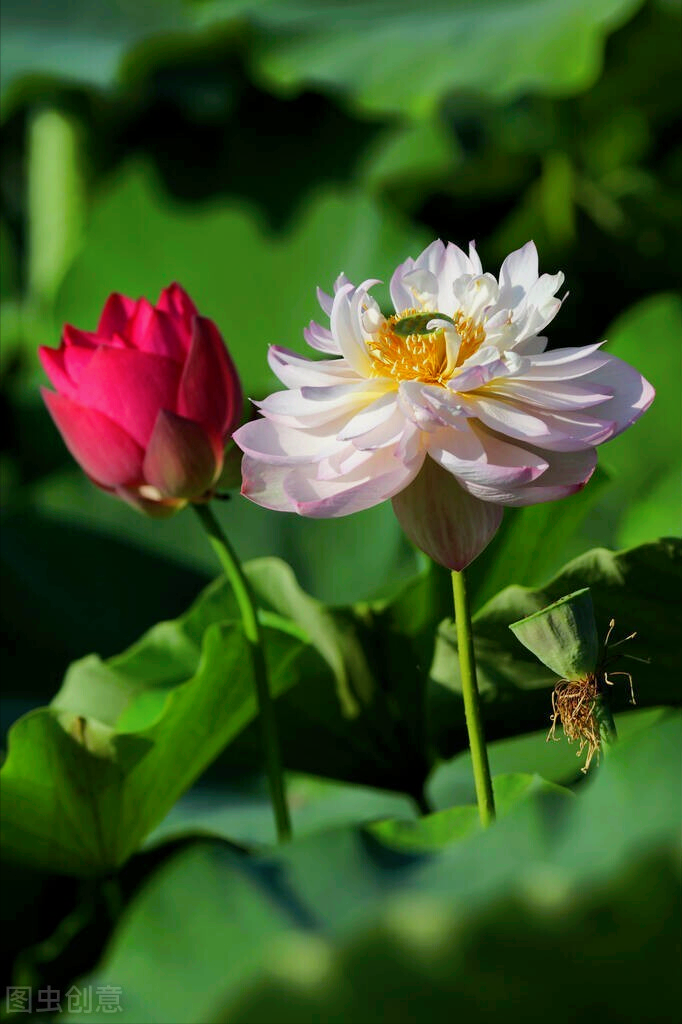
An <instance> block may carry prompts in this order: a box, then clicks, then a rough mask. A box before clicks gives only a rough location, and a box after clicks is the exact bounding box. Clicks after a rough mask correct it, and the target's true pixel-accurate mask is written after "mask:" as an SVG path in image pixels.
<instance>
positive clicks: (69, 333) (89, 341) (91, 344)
mask: <svg viewBox="0 0 682 1024" xmlns="http://www.w3.org/2000/svg"><path fill="white" fill-rule="evenodd" d="M101 340H104V339H100V338H99V336H98V335H97V334H96V333H95V332H94V331H79V330H78V328H77V327H72V326H71V324H64V330H63V331H62V341H63V342H64V344H65V345H80V346H81V347H82V348H92V349H95V348H97V346H98V345H99V344H100V341H101Z"/></svg>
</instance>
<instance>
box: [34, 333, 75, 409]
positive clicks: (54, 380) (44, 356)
mask: <svg viewBox="0 0 682 1024" xmlns="http://www.w3.org/2000/svg"><path fill="white" fill-rule="evenodd" d="M65 349H66V346H65V345H60V346H59V348H48V347H47V345H41V346H40V347H39V348H38V358H39V359H40V362H41V364H42V367H43V370H44V371H45V373H46V374H47V377H48V380H49V381H50V384H52V385H53V387H55V388H56V389H57V391H59V392H60V393H61V394H63V395H68V396H69V398H73V396H74V394H75V393H76V385H75V384H74V382H73V381H72V380H71V377H70V376H69V374H68V373H67V371H66V367H65V365H64V352H65Z"/></svg>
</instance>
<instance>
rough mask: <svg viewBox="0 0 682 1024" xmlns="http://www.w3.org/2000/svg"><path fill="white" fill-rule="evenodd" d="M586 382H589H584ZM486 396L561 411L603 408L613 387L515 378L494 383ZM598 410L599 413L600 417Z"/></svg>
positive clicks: (612, 392)
mask: <svg viewBox="0 0 682 1024" xmlns="http://www.w3.org/2000/svg"><path fill="white" fill-rule="evenodd" d="M588 383H589V382H588ZM486 393H487V394H492V395H497V396H498V397H500V398H505V399H507V400H509V401H512V402H514V401H521V402H524V403H526V404H527V405H533V406H537V407H538V408H540V409H552V410H558V411H561V410H562V409H567V410H571V409H573V410H580V409H590V408H591V407H592V406H594V405H603V404H604V402H607V401H608V400H609V399H610V398H613V394H614V391H613V388H607V387H605V386H604V385H603V384H602V385H601V386H597V385H593V386H592V387H579V386H578V385H575V384H567V383H566V382H565V381H538V382H537V383H536V382H535V381H523V380H518V379H516V378H515V377H509V378H507V380H496V381H494V382H493V383H492V384H491V385H490V387H489V388H488V389H487V392H486ZM601 411H602V410H600V414H601Z"/></svg>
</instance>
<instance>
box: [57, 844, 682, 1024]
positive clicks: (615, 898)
mask: <svg viewBox="0 0 682 1024" xmlns="http://www.w3.org/2000/svg"><path fill="white" fill-rule="evenodd" d="M552 881H553V880H552V879H540V880H539V883H538V885H537V886H536V887H535V888H531V889H530V891H529V892H528V893H523V894H519V895H514V896H507V897H502V898H501V899H500V900H499V901H498V902H497V903H496V904H494V905H493V906H491V907H489V908H487V909H486V910H485V911H482V912H479V913H477V914H476V913H471V912H470V911H468V909H464V910H463V911H459V912H457V913H454V912H453V911H452V910H449V909H446V908H444V907H443V906H442V904H441V903H440V901H438V900H436V899H433V898H431V899H429V898H425V897H420V896H413V897H405V898H404V899H403V900H402V901H401V902H400V903H398V904H397V905H396V906H394V907H391V908H390V909H389V910H387V911H386V913H385V914H384V915H382V916H381V917H380V918H379V920H378V921H376V922H375V923H374V924H373V925H372V926H371V927H368V928H366V929H363V930H362V931H360V932H359V933H357V934H355V935H353V936H352V937H351V938H349V939H348V940H347V941H346V942H344V943H343V944H342V945H341V946H340V948H338V949H333V948H330V947H329V946H328V945H327V944H323V943H322V942H321V941H320V940H319V939H313V938H310V937H307V936H305V935H301V936H300V937H299V936H292V937H291V939H289V941H288V943H287V945H286V946H284V944H283V942H282V940H280V941H279V942H277V943H273V944H272V945H271V947H270V948H271V960H270V962H269V963H266V964H264V968H263V978H262V980H261V981H260V982H259V983H258V985H255V984H252V985H251V986H250V991H248V993H247V994H245V995H243V996H242V997H241V998H240V997H239V996H237V997H236V998H235V997H233V998H232V999H230V1000H229V1001H228V1002H227V1003H226V1005H225V1007H224V1009H223V1012H222V1013H221V1014H220V1015H219V1016H217V1017H215V1018H213V1019H214V1020H215V1021H216V1022H217V1021H222V1022H225V1024H227V1022H228V1021H229V1022H230V1024H261V1022H262V1021H266V1020H267V1021H268V1022H272V1024H298V1022H300V1021H303V1020H305V1021H325V1024H346V1022H348V1021H363V1024H365V1022H366V1024H385V1022H386V1021H389V1020H390V1021H391V1022H392V1024H393V1022H395V1024H451V1021H453V1020H466V1021H468V1022H469V1021H470V1022H472V1024H498V1022H500V1021H512V1020H519V1019H520V1016H519V1015H521V1017H522V1019H523V1020H524V1021H526V1022H529V1024H545V1022H546V1021H547V1019H548V1012H549V1013H550V1014H551V1019H552V1021H555V1022H557V1024H572V1022H573V1021H574V1020H575V1015H576V1013H577V1012H579V1010H580V1008H581V1007H585V1006H589V1007H590V1008H591V1009H593V1011H594V1012H595V1013H598V1014H599V1018H600V1020H603V1021H608V1022H610V1024H638V1022H640V1021H643V1020H646V1021H652V1022H655V1024H672V1022H673V1021H675V1020H676V1015H677V1009H678V1007H679V996H680V993H679V984H678V983H673V984H671V983H670V979H671V978H677V972H676V964H677V962H678V957H679V954H680V949H679V929H678V928H677V927H676V924H675V923H674V921H673V916H672V915H671V914H670V913H669V911H668V908H669V905H670V901H671V900H673V901H674V899H675V894H676V892H677V890H678V886H679V871H678V865H677V864H676V862H675V860H674V858H673V857H672V856H671V855H670V854H662V855H657V856H651V857H641V858H639V859H638V861H637V863H636V864H635V865H633V866H632V867H631V868H630V869H629V870H628V871H627V872H626V873H625V874H624V876H622V877H620V878H618V879H614V880H613V881H611V882H609V883H608V884H607V885H606V886H605V887H604V889H603V890H598V891H594V892H589V893H585V892H584V891H582V890H581V889H580V887H578V886H576V887H574V888H573V889H566V888H564V887H561V886H560V885H558V884H555V886H554V887H553V886H552ZM635 936H637V939H635V938H634V937H635ZM283 946H284V948H282V947H283ZM276 958H277V959H276ZM299 964H305V972H304V971H303V970H300V969H297V965H299ZM73 1019H74V1020H75V1018H73Z"/></svg>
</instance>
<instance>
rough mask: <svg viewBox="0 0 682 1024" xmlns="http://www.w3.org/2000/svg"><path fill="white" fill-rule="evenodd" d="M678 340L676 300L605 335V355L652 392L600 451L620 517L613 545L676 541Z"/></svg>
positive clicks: (681, 490) (681, 473) (679, 497)
mask: <svg viewBox="0 0 682 1024" xmlns="http://www.w3.org/2000/svg"><path fill="white" fill-rule="evenodd" d="M681 335H682V300H681V299H680V297H679V296H677V295H655V296H652V297H651V298H650V299H647V300H645V301H644V302H641V303H639V304H638V305H636V306H634V307H633V308H632V309H629V310H628V311H627V312H626V313H624V314H623V316H622V317H621V318H620V319H619V320H617V321H616V323H615V324H614V325H613V326H612V327H611V329H610V331H609V333H608V338H609V351H610V352H612V353H613V355H615V356H618V357H619V358H620V359H624V360H625V361H626V362H628V363H631V364H632V365H633V366H636V367H637V369H638V370H639V371H640V373H642V374H643V375H644V376H645V377H646V378H647V379H648V380H649V381H650V383H651V384H653V386H654V387H655V388H656V398H655V399H654V403H653V405H652V406H651V408H650V409H649V410H648V411H647V413H646V414H645V415H644V416H643V417H642V419H641V420H640V421H639V422H638V423H636V424H635V426H634V427H632V429H631V430H628V431H627V433H626V434H624V435H622V436H621V437H617V438H616V439H615V440H614V441H612V442H611V443H610V444H609V445H608V446H607V447H606V448H605V449H604V462H605V464H606V465H607V466H608V467H609V469H610V471H611V473H612V475H613V476H614V477H615V478H616V481H617V482H618V484H619V487H618V490H617V493H614V494H613V495H612V496H611V498H610V506H609V507H611V508H614V507H618V508H619V510H620V528H619V533H618V538H617V542H618V543H619V544H625V543H628V544H641V543H642V542H643V541H644V540H651V539H653V538H654V537H656V536H667V535H669V534H675V535H678V534H682V455H681V454H680V446H679V437H677V435H676V431H675V428H674V427H673V424H674V423H676V421H677V417H678V413H679V396H680V391H682V367H681V366H680V360H679V338H680V336H681ZM673 480H676V485H675V483H674V482H673ZM652 492H654V493H652ZM652 512H653V516H652Z"/></svg>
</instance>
